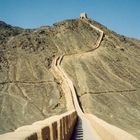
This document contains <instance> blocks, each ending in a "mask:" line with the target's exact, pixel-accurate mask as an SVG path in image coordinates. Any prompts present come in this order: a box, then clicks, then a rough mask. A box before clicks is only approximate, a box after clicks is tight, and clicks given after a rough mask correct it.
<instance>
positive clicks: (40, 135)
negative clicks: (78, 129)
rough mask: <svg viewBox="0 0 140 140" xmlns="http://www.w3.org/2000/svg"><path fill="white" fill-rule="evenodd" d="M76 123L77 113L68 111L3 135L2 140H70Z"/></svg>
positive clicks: (0, 138)
mask: <svg viewBox="0 0 140 140" xmlns="http://www.w3.org/2000/svg"><path fill="white" fill-rule="evenodd" d="M76 121H77V113H76V111H68V112H66V113H64V114H62V115H58V116H53V117H50V118H47V119H45V120H43V121H38V122H35V123H33V124H32V125H26V126H22V127H19V128H18V129H16V130H15V131H14V132H10V133H5V134H2V135H0V140H69V139H70V137H71V134H72V132H73V128H74V126H75V123H76Z"/></svg>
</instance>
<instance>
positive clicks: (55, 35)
mask: <svg viewBox="0 0 140 140" xmlns="http://www.w3.org/2000/svg"><path fill="white" fill-rule="evenodd" d="M89 22H90V23H92V24H93V25H95V26H97V27H98V28H100V29H101V30H103V31H104V33H105V36H104V38H103V41H102V43H101V46H100V47H99V48H98V49H97V50H95V51H93V53H90V55H88V54H87V55H86V54H85V55H71V56H66V57H64V60H63V62H62V65H63V68H64V70H65V71H66V72H67V74H68V75H69V77H70V78H71V80H72V81H73V83H74V86H75V88H76V90H77V94H78V97H79V101H80V103H81V106H82V108H83V110H84V111H85V112H88V113H93V114H95V115H96V116H97V117H99V118H101V119H103V120H105V121H106V122H108V123H110V124H113V125H115V126H117V127H120V128H121V129H124V130H125V131H127V132H129V133H131V134H133V135H135V136H136V137H138V138H140V132H139V129H140V120H139V118H140V103H139V101H140V94H139V92H140V86H139V85H140V82H139V81H140V46H139V44H140V41H138V40H135V39H130V38H127V37H124V36H121V35H118V34H116V33H115V32H112V31H110V30H108V29H107V28H106V27H104V26H102V25H101V24H99V23H97V22H95V21H93V20H89ZM99 37H100V33H99V32H98V31H96V30H94V29H93V28H91V27H90V26H89V25H88V24H86V23H85V22H83V21H82V20H81V19H71V20H65V21H61V22H58V23H55V24H54V25H52V26H43V27H40V28H37V29H21V28H17V27H12V26H10V25H7V24H6V23H4V22H0V124H1V125H0V133H5V132H8V131H11V130H14V129H15V128H17V127H19V126H22V125H25V124H31V123H33V122H35V121H37V120H41V119H44V118H46V117H49V116H52V115H54V114H61V113H62V112H65V111H66V110H67V109H66V102H65V96H64V95H65V94H66V93H63V92H62V89H61V83H60V81H57V80H56V79H55V78H54V76H53V74H52V73H51V72H50V68H51V62H52V59H53V58H54V57H55V56H56V55H60V54H64V53H73V52H76V53H79V52H84V51H87V50H90V49H91V48H92V46H93V45H94V44H96V41H97V40H98V38H99Z"/></svg>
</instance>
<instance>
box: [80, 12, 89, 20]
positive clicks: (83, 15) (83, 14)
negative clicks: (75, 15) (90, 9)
mask: <svg viewBox="0 0 140 140" xmlns="http://www.w3.org/2000/svg"><path fill="white" fill-rule="evenodd" d="M80 18H81V19H84V18H88V17H87V13H80Z"/></svg>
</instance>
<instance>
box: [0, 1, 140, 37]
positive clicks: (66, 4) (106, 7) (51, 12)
mask: <svg viewBox="0 0 140 140" xmlns="http://www.w3.org/2000/svg"><path fill="white" fill-rule="evenodd" d="M82 11H85V12H86V13H87V14H88V16H89V17H90V18H92V19H94V20H96V21H98V22H100V23H102V24H104V25H105V26H107V27H108V28H110V29H112V30H114V31H116V32H118V33H120V34H123V35H127V36H130V37H135V38H138V39H140V0H0V20H2V21H5V22H7V23H9V24H11V25H15V26H20V27H24V28H35V27H39V26H42V25H47V24H49V25H51V24H53V23H55V22H57V21H60V20H62V19H68V18H76V17H79V14H80V12H82Z"/></svg>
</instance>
